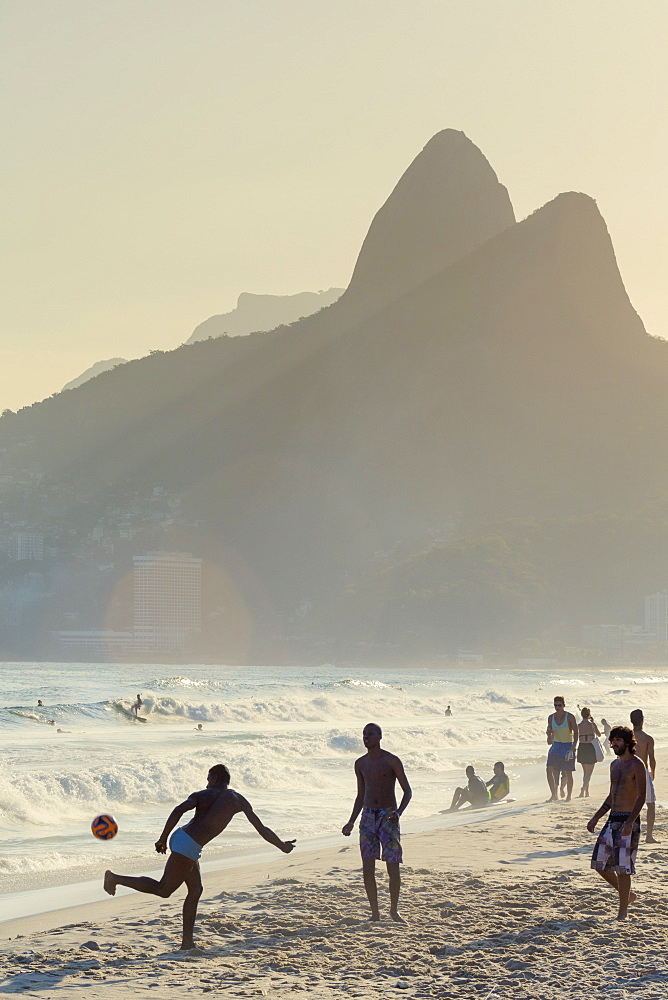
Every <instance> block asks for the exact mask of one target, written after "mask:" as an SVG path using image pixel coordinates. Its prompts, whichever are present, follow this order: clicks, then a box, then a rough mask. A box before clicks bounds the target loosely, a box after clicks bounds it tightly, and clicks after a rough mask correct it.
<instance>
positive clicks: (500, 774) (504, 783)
mask: <svg viewBox="0 0 668 1000" xmlns="http://www.w3.org/2000/svg"><path fill="white" fill-rule="evenodd" d="M486 785H487V787H488V788H489V799H490V802H500V801H501V799H505V798H506V797H507V796H508V795H509V794H510V779H509V778H508V775H507V774H506V769H505V766H504V764H503V762H502V761H500V760H497V762H496V764H495V765H494V774H493V775H492V777H491V778H490V779H489V781H487V782H486Z"/></svg>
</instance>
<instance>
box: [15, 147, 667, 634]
mask: <svg viewBox="0 0 668 1000" xmlns="http://www.w3.org/2000/svg"><path fill="white" fill-rule="evenodd" d="M434 161H437V162H440V163H441V166H442V169H443V170H444V172H445V173H446V174H447V173H448V171H449V170H452V172H453V175H454V176H453V177H451V178H450V179H449V180H447V181H446V180H442V183H441V181H439V182H438V183H436V181H434V179H433V177H434V173H436V174H437V173H438V171H437V170H436V169H435V166H434ZM465 165H468V167H467V169H464V166H465ZM476 186H477V190H478V193H479V196H478V197H476ZM435 191H436V192H437V193H438V204H437V205H436V206H434V205H433V198H434V197H435ZM448 206H449V208H448ZM469 212H470V213H471V220H472V221H471V231H470V232H468V235H467V231H466V226H465V218H466V217H467V213H469ZM435 219H436V220H437V222H435V221H434V220H435ZM418 220H419V222H420V225H421V226H422V227H423V232H424V240H423V242H422V244H420V243H419V240H418V231H419V230H418ZM411 248H412V249H411ZM439 248H440V249H439ZM402 254H405V259H404V260H403V261H402V256H401V255H402ZM384 263H385V266H384ZM667 378H668V345H666V344H665V343H664V342H663V341H659V340H656V339H654V338H651V337H649V336H648V335H647V333H646V332H645V329H644V327H643V324H642V321H641V320H640V318H639V317H638V315H637V314H636V312H635V310H634V309H633V307H632V305H631V303H630V302H629V299H628V296H627V294H626V291H625V288H624V285H623V282H622V279H621V276H620V274H619V270H618V267H617V263H616V260H615V255H614V250H613V247H612V243H611V240H610V237H609V234H608V231H607V229H606V226H605V222H604V220H603V218H602V217H601V215H600V213H599V211H598V208H597V206H596V204H595V202H594V201H593V199H591V198H590V197H588V196H586V195H583V194H578V193H567V194H561V195H559V196H558V197H556V198H555V199H554V200H553V201H551V202H549V203H548V204H547V205H545V206H543V207H542V208H540V209H539V210H538V211H536V212H534V213H533V214H532V215H531V216H529V217H528V218H527V219H525V220H523V221H522V222H519V223H515V222H514V220H513V214H512V208H511V207H510V203H509V201H508V198H507V193H506V192H505V188H503V187H502V186H501V185H500V184H499V183H498V181H497V180H496V176H495V175H494V173H493V171H492V170H491V167H489V165H488V164H487V161H486V160H485V159H484V157H483V156H482V154H481V153H479V151H477V149H476V147H475V146H473V144H472V143H470V142H469V140H467V139H466V137H465V136H463V135H462V134H461V133H457V132H452V131H450V130H448V131H446V132H444V133H439V135H438V136H436V137H435V138H434V139H433V140H432V141H431V142H430V143H429V144H428V145H427V147H425V150H424V151H423V152H422V153H421V154H420V155H419V156H418V158H417V159H416V161H415V162H414V164H413V165H412V166H411V167H410V168H409V170H408V171H407V173H406V174H405V175H404V177H403V178H402V179H401V181H400V182H399V184H398V185H397V188H396V189H395V191H394V192H393V193H392V195H391V196H390V198H389V199H388V201H387V203H386V205H385V206H384V207H383V208H382V209H381V210H380V212H379V213H378V215H377V216H376V218H375V219H374V221H373V223H372V226H371V229H370V231H369V235H368V236H367V239H366V240H365V242H364V246H363V248H362V252H361V253H360V258H359V260H358V264H357V267H356V268H355V273H354V275H353V279H352V281H351V285H350V288H349V290H348V291H347V292H346V293H345V294H344V296H343V297H342V298H341V299H340V300H339V301H337V302H335V303H333V304H332V305H330V306H329V307H328V308H327V309H325V310H322V311H320V312H319V313H317V314H316V315H313V316H311V317H307V318H305V319H303V320H301V321H300V322H298V323H296V324H294V325H292V326H291V327H289V328H280V329H277V330H275V331H274V332H272V333H264V334H261V333H256V334H251V335H249V336H247V337H239V338H229V337H222V338H218V339H215V340H207V341H204V342H200V343H196V344H194V345H192V346H188V347H182V348H180V349H178V350H176V351H173V352H169V353H158V354H153V355H152V356H150V357H148V358H144V359H141V360H140V361H137V362H132V363H129V364H126V365H123V366H122V367H120V368H118V369H115V370H114V371H112V372H108V373H107V374H106V375H105V376H104V377H103V378H100V379H97V380H95V381H94V382H89V383H87V384H85V385H83V386H81V387H80V388H79V389H77V390H75V391H73V392H69V393H66V394H63V395H61V396H57V397H55V398H52V399H49V400H46V401H44V402H43V403H41V404H37V405H35V406H33V407H30V408H27V409H25V410H23V411H21V412H20V413H19V414H17V415H16V416H12V417H11V418H9V419H8V418H3V419H2V420H0V443H1V444H3V445H4V446H5V447H6V448H7V453H8V455H9V456H10V459H9V460H10V461H11V455H12V454H17V455H20V461H25V460H26V456H28V457H29V458H30V460H31V461H33V462H34V463H35V464H36V466H37V467H38V468H39V469H40V470H42V471H43V472H45V473H46V474H47V476H48V477H49V479H54V480H56V481H66V482H67V483H69V484H70V486H71V487H72V484H74V487H76V495H77V498H78V499H77V502H78V503H84V502H85V503H87V504H88V505H89V507H90V508H91V509H95V508H96V505H97V506H98V507H100V508H103V507H104V504H105V502H106V500H105V498H106V496H107V494H108V492H109V490H110V489H113V488H114V487H115V485H116V484H118V483H124V484H126V485H128V484H129V485H130V486H131V487H132V488H133V489H136V490H138V491H142V490H144V491H147V490H150V489H152V488H153V487H154V486H156V485H159V486H161V487H164V488H165V489H166V490H167V491H169V492H173V493H176V494H178V495H180V496H181V497H183V511H184V517H185V518H186V520H187V521H188V522H189V523H191V524H196V525H199V526H200V527H199V529H198V530H199V531H200V532H201V535H202V538H205V539H206V540H207V541H206V546H205V548H208V549H210V548H211V545H212V544H213V543H212V540H215V542H216V544H217V545H219V546H222V548H223V549H224V551H226V552H228V553H230V552H233V553H234V557H233V558H232V557H230V559H231V563H230V566H231V565H232V563H233V564H234V566H235V567H236V569H235V570H234V571H233V570H232V569H231V568H230V566H227V565H226V572H229V573H232V572H235V573H237V574H240V575H238V576H237V577H236V579H237V583H238V586H239V587H240V588H242V589H243V588H246V589H245V591H244V593H245V594H246V599H247V601H248V602H249V604H253V601H256V600H258V601H259V600H260V599H259V598H258V597H257V595H258V593H260V592H261V593H262V601H260V603H262V602H267V603H268V604H269V605H271V607H273V608H278V609H281V610H282V611H284V612H285V611H287V610H288V609H290V608H293V607H294V606H295V602H297V601H299V600H301V599H304V598H309V599H312V600H314V601H315V602H316V604H318V606H319V607H321V608H323V607H324V608H327V607H329V606H331V607H332V608H333V607H334V606H335V605H336V595H338V594H339V592H340V591H341V588H342V586H343V585H344V582H345V581H349V580H351V579H355V577H356V575H359V574H363V573H364V572H365V567H368V566H369V565H370V562H371V561H373V559H374V558H375V554H376V553H378V552H379V551H390V550H392V549H393V547H396V546H397V545H398V544H401V545H402V546H404V548H405V550H408V551H411V547H412V550H413V551H418V550H419V547H420V546H421V545H424V539H425V537H426V534H427V533H428V532H429V531H430V530H432V529H433V528H434V526H436V525H438V524H441V523H443V522H444V521H445V520H447V519H449V518H450V519H454V520H456V521H457V522H458V523H460V524H461V525H462V526H464V527H465V528H466V530H467V531H469V532H471V531H474V532H475V531H476V530H480V531H482V530H483V529H484V525H485V524H487V523H488V522H489V521H493V520H497V519H499V518H561V519H568V518H575V517H580V518H583V517H584V518H586V517H588V516H590V515H593V514H594V513H596V512H600V511H616V512H629V511H633V510H635V509H637V508H638V506H639V505H640V504H641V503H642V502H643V501H644V499H645V498H646V496H647V495H648V493H650V492H652V491H654V492H661V491H666V490H668V464H667V463H666V462H665V461H664V459H663V455H662V452H660V450H659V451H657V445H656V433H657V428H661V427H663V425H664V422H665V420H666V418H667V417H668V402H667V398H668V397H667V394H666V382H667ZM18 444H20V445H21V448H20V449H17V445H18ZM18 460H19V459H17V461H18ZM203 544H204V543H203ZM191 548H195V546H194V545H191ZM221 551H222V549H221ZM202 554H203V555H206V552H205V551H202ZM220 558H221V559H222V560H223V562H225V559H226V558H227V557H224V556H220ZM239 566H243V572H242V571H240V570H239ZM249 581H251V582H249ZM251 595H255V596H251ZM471 599H472V600H474V597H472V598H471ZM332 614H334V612H332ZM322 620H327V615H326V612H324V611H323V612H322ZM333 621H334V619H332V620H329V625H330V626H331V627H332V628H335V627H336V626H335V623H334V624H332V623H333Z"/></svg>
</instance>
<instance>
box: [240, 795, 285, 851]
mask: <svg viewBox="0 0 668 1000" xmlns="http://www.w3.org/2000/svg"><path fill="white" fill-rule="evenodd" d="M237 795H238V798H239V803H240V805H241V811H242V812H243V814H244V816H245V817H246V819H247V820H248V822H249V823H250V824H251V826H254V827H255V829H256V830H257V832H258V833H259V834H260V836H261V837H262V838H263V840H266V841H267V843H268V844H273V846H274V847H277V848H278V849H279V851H283V853H284V854H289V853H290V851H292V850H294V846H295V844H296V843H297V841H296V840H281V838H280V837H278V836H277V835H276V834H275V833H274V831H273V830H270V829H269V827H268V826H265V825H264V823H263V822H262V820H261V819H260V817H259V816H258V815H257V814H256V813H254V812H253V807H252V806H251V804H250V802H249V801H248V799H245V798H244V797H243V795H239V793H238V792H237Z"/></svg>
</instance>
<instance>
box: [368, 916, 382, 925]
mask: <svg viewBox="0 0 668 1000" xmlns="http://www.w3.org/2000/svg"><path fill="white" fill-rule="evenodd" d="M369 921H370V923H372V924H377V923H380V913H372V914H371V916H370V917H369Z"/></svg>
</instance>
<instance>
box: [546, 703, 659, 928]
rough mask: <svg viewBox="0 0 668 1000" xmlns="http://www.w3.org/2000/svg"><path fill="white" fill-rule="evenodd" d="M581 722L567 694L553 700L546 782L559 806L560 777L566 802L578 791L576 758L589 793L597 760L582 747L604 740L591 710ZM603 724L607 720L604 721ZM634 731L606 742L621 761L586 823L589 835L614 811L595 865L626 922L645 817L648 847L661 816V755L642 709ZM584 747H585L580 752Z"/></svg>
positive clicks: (613, 734) (615, 732)
mask: <svg viewBox="0 0 668 1000" xmlns="http://www.w3.org/2000/svg"><path fill="white" fill-rule="evenodd" d="M581 713H582V722H581V723H579V724H577V725H576V722H575V717H574V716H573V714H572V713H571V712H567V711H566V700H565V698H564V697H563V696H562V695H556V696H555V698H554V713H553V714H552V715H550V716H548V720H547V730H546V733H547V742H548V745H549V747H550V750H549V752H548V756H547V769H546V770H547V782H548V785H549V787H550V792H551V795H550V798H549V799H548V802H557V801H559V800H558V798H557V784H558V780H559V775H562V776H563V774H564V773H565V774H566V790H567V793H568V794H567V796H566V801H570V799H571V793H572V790H573V771H574V770H575V761H576V758H577V760H578V761H580V763H581V764H582V765H583V771H584V780H583V786H582V792H581V793H580V794H581V795H585V796H588V795H589V779H590V778H591V772H592V771H593V769H594V764H595V763H596V758H595V759H594V761H593V762H592V761H591V755H590V754H589V753H588V752H587V753H584V754H583V753H582V752H581V751H582V746H583V743H584V745H585V747H588V746H589V745H590V744H591V743H592V742H593V739H594V737H595V736H600V733H599V732H598V728H597V726H596V724H595V723H594V722H593V720H592V719H591V713H590V712H589V709H588V708H583V709H581ZM601 722H602V723H603V722H604V720H601ZM630 722H631V725H632V726H633V729H630V728H629V727H628V726H612V727H611V728H610V729H609V731H608V733H607V734H606V736H607V741H608V743H609V745H610V748H611V750H612V752H613V753H614V754H615V757H616V760H614V761H613V762H612V764H611V765H610V790H609V792H608V795H607V798H606V799H605V801H604V803H603V805H602V806H601V807H600V809H598V810H597V811H596V812H595V813H594V815H593V816H592V818H591V819H590V820H589V823H588V824H587V829H588V830H589V832H590V833H594V831H595V830H596V825H597V823H598V821H599V819H601V817H602V816H604V815H605V814H606V813H608V812H609V813H610V815H609V816H608V819H607V821H606V823H605V825H604V827H603V829H602V830H601V832H600V834H599V836H598V839H597V841H596V845H595V847H594V853H593V854H592V859H591V867H592V868H594V869H595V870H596V871H597V872H598V873H599V875H600V876H601V877H602V878H603V879H605V881H606V882H607V883H608V884H609V885H611V886H612V887H613V888H615V889H616V890H617V893H618V896H619V908H618V911H617V919H618V920H624V919H626V916H627V913H628V907H629V904H630V903H633V902H634V901H635V898H636V896H635V893H633V892H632V891H631V876H632V875H634V874H635V861H636V856H637V853H638V845H639V843H640V813H641V812H642V809H643V806H645V805H646V806H647V830H646V833H645V843H646V844H655V843H656V842H657V841H656V839H655V837H654V821H655V814H656V804H655V803H656V793H655V790H654V778H655V774H656V756H655V753H654V739H653V737H652V736H650V734H649V733H646V732H645V730H644V725H645V719H644V715H643V712H642V710H641V709H640V708H636V709H634V710H633V711H632V712H631V714H630ZM578 743H579V744H580V749H579V750H577V753H576V749H577V747H578Z"/></svg>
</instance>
